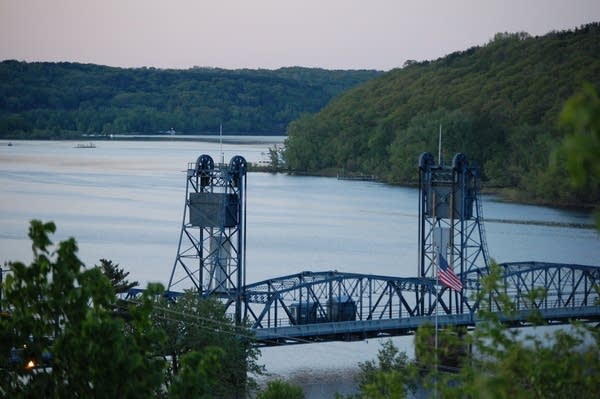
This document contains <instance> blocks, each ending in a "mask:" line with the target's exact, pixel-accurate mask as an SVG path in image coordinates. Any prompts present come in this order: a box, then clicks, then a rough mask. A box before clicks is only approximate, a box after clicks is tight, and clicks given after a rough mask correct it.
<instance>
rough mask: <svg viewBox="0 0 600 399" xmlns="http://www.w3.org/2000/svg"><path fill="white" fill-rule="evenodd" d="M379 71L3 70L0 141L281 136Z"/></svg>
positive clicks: (21, 66) (4, 65) (4, 66)
mask: <svg viewBox="0 0 600 399" xmlns="http://www.w3.org/2000/svg"><path fill="white" fill-rule="evenodd" d="M378 74H380V72H377V71H368V70H357V71H341V70H337V71H331V70H324V69H316V68H300V67H290V68H281V69H277V70H262V69H261V70H250V69H243V70H225V69H215V68H192V69H187V70H162V69H155V68H137V69H122V68H112V67H107V66H100V65H92V64H77V63H25V62H17V61H4V62H1V63H0V137H5V138H31V137H51V136H53V137H57V136H61V135H62V136H63V137H64V136H65V134H66V135H72V134H77V133H158V132H161V131H163V132H164V131H168V130H170V129H171V128H173V129H175V130H176V131H177V132H178V133H203V132H213V133H214V132H217V131H218V130H219V125H220V124H223V131H224V132H225V133H228V132H237V133H261V134H283V133H285V130H286V128H287V125H288V123H289V122H290V121H291V120H293V119H295V118H297V117H298V116H299V115H301V114H303V113H314V112H317V111H318V110H319V109H321V108H322V107H323V106H324V105H325V104H327V103H328V102H329V101H330V100H331V99H332V98H333V97H334V96H336V95H338V94H340V93H341V92H343V91H345V90H347V89H349V88H350V87H352V86H355V85H357V84H358V83H362V82H364V81H366V80H368V79H370V78H372V77H374V76H376V75H378Z"/></svg>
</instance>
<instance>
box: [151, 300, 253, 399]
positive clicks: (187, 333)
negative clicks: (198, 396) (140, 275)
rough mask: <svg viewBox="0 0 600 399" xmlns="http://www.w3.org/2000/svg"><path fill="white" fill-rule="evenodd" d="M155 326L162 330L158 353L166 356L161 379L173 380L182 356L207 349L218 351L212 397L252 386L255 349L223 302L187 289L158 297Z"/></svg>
mask: <svg viewBox="0 0 600 399" xmlns="http://www.w3.org/2000/svg"><path fill="white" fill-rule="evenodd" d="M152 318H153V322H154V324H155V326H156V327H157V328H159V329H161V330H162V331H164V332H165V334H166V336H167V339H166V340H165V341H164V343H163V345H162V347H161V349H160V353H162V354H163V355H164V356H165V359H168V367H167V369H166V378H165V382H166V384H167V386H170V385H171V384H173V382H174V381H175V380H177V379H178V378H179V377H178V376H179V375H180V373H181V372H182V369H183V357H184V356H186V355H187V354H190V353H192V352H198V353H200V354H198V355H197V356H196V357H194V359H196V360H195V362H196V364H200V363H198V361H199V360H198V359H201V357H202V356H204V355H203V354H202V353H204V352H205V351H207V350H211V351H212V350H214V348H217V350H219V351H220V355H219V360H220V368H221V369H220V372H219V373H218V375H217V376H216V378H217V384H216V385H215V387H214V389H213V392H212V393H213V395H214V396H215V397H236V396H243V395H244V394H245V393H246V392H247V391H250V390H252V389H254V388H255V381H254V379H253V378H252V377H251V376H252V375H254V374H260V373H261V372H262V367H261V366H259V365H258V363H257V360H258V356H259V350H258V349H257V348H256V347H255V346H254V345H253V344H252V336H250V335H249V334H250V333H249V332H248V330H247V329H246V328H244V327H238V326H236V325H235V323H234V321H233V320H232V319H231V318H230V317H228V315H227V314H226V313H225V307H224V305H223V304H222V303H221V302H219V301H218V300H217V299H214V298H201V297H199V296H198V294H197V293H196V292H193V291H187V292H185V293H184V294H183V295H181V296H179V297H177V299H176V300H175V301H174V300H171V299H167V298H162V299H161V300H160V302H159V304H157V305H156V307H155V310H154V312H153V314H152Z"/></svg>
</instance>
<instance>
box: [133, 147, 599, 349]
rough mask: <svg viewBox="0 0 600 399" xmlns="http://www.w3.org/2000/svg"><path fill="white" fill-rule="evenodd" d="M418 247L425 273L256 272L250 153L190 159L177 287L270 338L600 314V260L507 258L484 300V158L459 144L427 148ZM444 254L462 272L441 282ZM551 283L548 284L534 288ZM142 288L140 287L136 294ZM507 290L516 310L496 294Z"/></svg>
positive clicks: (310, 338) (354, 336) (172, 286)
mask: <svg viewBox="0 0 600 399" xmlns="http://www.w3.org/2000/svg"><path fill="white" fill-rule="evenodd" d="M418 170H419V204H418V209H419V219H418V222H419V228H418V235H419V240H418V241H419V247H418V265H417V266H418V267H417V270H416V272H417V273H416V277H398V276H383V275H376V274H357V273H343V272H338V271H321V272H311V271H304V272H300V273H296V274H291V275H287V276H281V277H273V278H271V279H268V280H265V281H259V282H254V283H250V284H247V282H246V258H245V251H246V184H247V163H246V160H245V159H244V158H243V157H241V156H235V157H233V158H232V159H231V161H230V162H229V164H225V163H223V162H221V163H220V164H215V162H214V161H213V159H212V158H211V157H210V156H209V155H201V156H200V157H199V158H198V159H197V161H196V162H195V163H191V164H189V165H188V169H187V184H186V193H185V207H184V212H183V222H182V227H181V234H180V239H179V244H178V250H177V256H176V259H175V262H174V265H173V269H172V271H171V275H170V278H169V283H168V288H167V293H168V294H170V295H172V296H173V297H176V296H177V295H178V294H177V292H178V291H179V292H181V290H183V289H192V290H194V291H197V292H198V294H199V295H200V296H202V297H208V296H216V297H218V298H220V299H221V300H222V301H223V302H224V303H225V304H226V306H227V309H228V312H229V313H230V314H231V315H232V317H233V319H234V320H235V322H236V323H238V324H239V325H248V326H249V328H250V329H251V330H253V332H254V334H255V337H256V340H257V341H258V343H259V344H262V345H282V344H292V343H303V342H319V341H331V340H359V339H365V338H370V337H381V336H394V335H405V334H411V333H413V332H414V331H415V330H416V329H417V328H418V327H419V326H421V325H423V324H434V321H435V322H437V324H438V326H466V327H469V326H473V325H475V323H476V322H477V320H478V317H477V312H478V310H479V309H481V308H482V307H483V306H485V307H486V310H491V311H494V312H498V314H499V315H500V316H501V317H502V318H503V320H505V321H506V322H507V323H510V325H512V326H523V325H527V324H528V320H529V319H530V316H531V314H532V312H533V311H536V312H537V314H538V315H539V316H541V317H542V318H544V319H545V320H546V321H547V322H549V323H566V322H568V321H570V320H583V321H598V320H599V319H600V306H599V303H598V300H599V294H598V291H597V288H598V283H599V281H600V268H599V267H596V266H585V265H575V264H557V263H543V262H516V263H504V264H500V265H499V267H500V270H501V276H500V283H501V284H500V285H499V286H500V287H502V288H501V289H499V291H501V292H492V293H491V294H489V297H488V298H485V299H486V300H485V301H483V300H482V298H481V295H479V294H480V293H481V291H482V277H485V276H486V275H488V274H489V271H490V259H489V255H488V251H487V245H486V240H485V231H484V223H483V215H482V206H481V200H480V198H479V196H478V189H477V187H478V177H479V176H478V170H477V168H475V167H471V166H469V163H468V161H467V159H466V157H465V156H464V155H463V154H461V153H458V154H456V155H455V156H454V158H453V160H452V164H451V165H444V164H442V163H440V164H436V162H435V159H434V157H433V156H432V155H431V154H430V153H423V154H422V155H421V156H420V157H419V162H418ZM440 261H444V262H445V263H447V264H449V265H450V266H451V267H452V268H453V270H454V272H455V274H456V275H457V277H458V279H460V282H461V284H462V290H458V291H457V290H454V289H451V288H448V287H447V286H445V285H443V284H440V281H439V280H438V278H437V270H438V267H439V263H440ZM540 289H543V291H544V292H545V295H543V297H536V296H535V295H533V294H535V293H536V292H538V291H539V290H540ZM136 292H137V291H135V290H132V291H131V293H130V294H131V295H135V294H136ZM499 293H503V294H507V295H508V296H509V297H510V298H511V300H512V302H513V303H514V306H515V309H514V312H511V313H508V312H506V309H503V308H502V304H501V303H500V302H499V301H498V300H496V299H495V298H497V295H496V294H499Z"/></svg>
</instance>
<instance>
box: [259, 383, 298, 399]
mask: <svg viewBox="0 0 600 399" xmlns="http://www.w3.org/2000/svg"><path fill="white" fill-rule="evenodd" d="M305 397H306V395H304V391H303V390H302V387H300V386H298V385H294V384H291V383H289V382H285V381H281V380H275V381H269V382H268V383H267V386H266V388H265V389H264V390H263V391H261V392H260V393H259V394H258V396H257V397H256V398H257V399H304V398H305Z"/></svg>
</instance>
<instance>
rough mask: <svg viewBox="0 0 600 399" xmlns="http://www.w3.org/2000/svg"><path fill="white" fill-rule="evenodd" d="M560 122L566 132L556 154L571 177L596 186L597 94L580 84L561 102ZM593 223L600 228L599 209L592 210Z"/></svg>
mask: <svg viewBox="0 0 600 399" xmlns="http://www.w3.org/2000/svg"><path fill="white" fill-rule="evenodd" d="M560 122H561V125H562V126H563V127H565V128H566V129H568V131H569V134H568V135H567V136H566V137H565V139H564V141H563V144H562V148H561V150H560V151H559V153H558V154H559V156H564V157H565V158H566V164H567V170H568V172H569V175H570V177H571V181H572V182H573V183H574V184H575V185H577V186H584V185H588V186H592V187H593V188H595V190H599V187H600V161H599V160H600V97H598V93H597V92H596V90H595V89H594V87H593V86H591V85H586V86H584V88H583V90H581V91H580V92H579V93H577V94H575V95H573V96H572V97H571V98H570V99H569V100H568V101H567V102H566V103H565V106H564V108H563V111H562V114H561V117H560ZM555 161H556V158H555ZM596 226H597V227H598V228H599V229H600V211H597V212H596Z"/></svg>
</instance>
